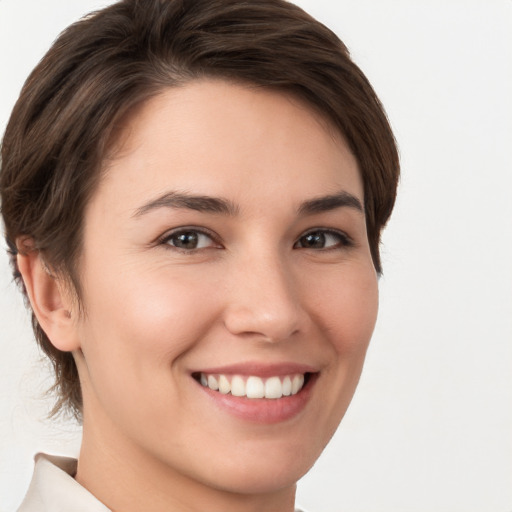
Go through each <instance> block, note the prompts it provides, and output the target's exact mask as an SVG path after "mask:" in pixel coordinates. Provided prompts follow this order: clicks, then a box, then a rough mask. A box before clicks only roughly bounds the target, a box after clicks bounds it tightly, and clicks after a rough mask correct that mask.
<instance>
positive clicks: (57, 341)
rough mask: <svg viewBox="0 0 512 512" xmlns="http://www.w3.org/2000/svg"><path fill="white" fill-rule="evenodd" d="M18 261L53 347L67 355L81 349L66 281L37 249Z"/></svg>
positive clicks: (23, 253)
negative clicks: (55, 273) (55, 272)
mask: <svg viewBox="0 0 512 512" xmlns="http://www.w3.org/2000/svg"><path fill="white" fill-rule="evenodd" d="M25 247H26V245H25ZM17 262H18V268H19V270H20V273H21V275H22V277H23V282H24V284H25V288H26V290H27V294H28V298H29V300H30V304H31V306H32V309H33V311H34V314H35V315H36V318H37V320H38V322H39V325H40V326H41V328H42V329H43V331H44V332H45V333H46V335H47V336H48V338H49V339H50V341H51V343H52V345H54V346H55V348H57V349H59V350H62V351H64V352H70V351H73V350H77V349H78V348H80V343H79V340H78V336H77V332H76V325H75V319H74V318H73V314H72V310H73V303H72V301H71V299H70V297H69V295H70V294H69V293H67V288H66V285H65V283H64V282H63V280H62V278H59V277H58V276H56V275H54V273H52V271H51V270H50V269H49V268H48V266H47V265H46V263H45V262H44V260H43V258H42V256H41V254H40V252H39V251H37V250H35V249H32V250H28V251H27V250H24V251H23V252H20V253H18V255H17Z"/></svg>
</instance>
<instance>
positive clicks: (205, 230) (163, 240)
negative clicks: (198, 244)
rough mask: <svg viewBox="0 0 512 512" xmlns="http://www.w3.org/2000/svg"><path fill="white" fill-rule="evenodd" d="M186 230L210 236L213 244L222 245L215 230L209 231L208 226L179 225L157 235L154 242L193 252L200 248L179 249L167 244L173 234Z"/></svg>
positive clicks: (185, 231)
mask: <svg viewBox="0 0 512 512" xmlns="http://www.w3.org/2000/svg"><path fill="white" fill-rule="evenodd" d="M187 232H195V233H199V234H201V235H205V236H207V237H208V238H210V239H211V240H212V242H213V243H214V244H215V245H217V246H221V245H222V242H221V239H220V237H219V236H218V235H217V234H216V233H215V232H213V231H211V230H210V229H208V228H205V227H199V226H179V227H176V228H172V229H170V230H168V231H166V232H165V233H164V234H163V235H161V236H159V237H158V238H157V239H156V242H155V243H156V245H167V246H168V247H171V248H173V249H176V250H178V251H184V252H193V251H198V250H201V248H200V249H181V248H179V247H174V246H172V245H170V244H168V241H169V240H170V239H171V238H172V237H173V236H176V235H179V234H180V233H187ZM203 249H204V248H203Z"/></svg>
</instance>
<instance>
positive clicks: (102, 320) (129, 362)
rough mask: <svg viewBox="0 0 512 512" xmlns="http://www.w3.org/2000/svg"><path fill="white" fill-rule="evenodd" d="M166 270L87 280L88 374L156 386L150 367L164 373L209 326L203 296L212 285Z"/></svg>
mask: <svg viewBox="0 0 512 512" xmlns="http://www.w3.org/2000/svg"><path fill="white" fill-rule="evenodd" d="M168 274H169V273H167V275H166V273H165V272H162V271H156V270H155V271H143V270H141V269H138V272H133V273H131V272H126V273H124V272H123V273H110V274H109V276H103V277H104V278H103V279H96V281H95V282H94V283H93V282H90V283H89V287H88V290H90V292H89V293H87V294H86V297H85V303H86V307H87V317H86V319H85V320H84V322H83V323H82V333H81V339H82V351H83V352H84V356H85V358H86V361H87V364H88V370H89V374H90V376H91V378H95V379H96V380H98V381H100V380H101V381H104V380H106V381H107V382H106V383H105V384H107V385H108V386H115V385H119V382H120V380H124V385H130V383H133V384H134V385H141V384H142V383H143V382H144V383H145V385H147V383H148V382H151V381H155V385H156V381H157V380H158V379H157V377H158V373H155V372H158V371H160V370H161V372H160V376H161V378H167V379H168V378H170V373H169V367H170V366H171V365H175V364H178V363H179V361H180V356H182V355H183V354H185V353H186V352H187V351H188V350H189V349H190V348H192V347H193V346H194V344H195V343H196V342H197V341H198V340H200V339H201V337H202V335H203V334H204V333H205V332H206V330H207V329H208V328H209V327H210V325H211V322H212V321H213V319H214V318H215V316H216V313H215V311H214V304H215V303H216V301H212V300H210V301H207V300H206V299H205V298H206V297H212V292H213V290H210V288H209V287H208V286H207V285H206V284H205V281H204V280H203V281H201V279H199V276H197V277H196V278H191V277H190V276H187V275H186V273H185V275H182V276H181V277H180V276H179V275H176V274H174V275H172V276H171V275H168ZM91 275H96V274H92V273H91ZM109 368H110V371H109ZM112 368H116V371H115V372H112V371H111V369H112ZM121 374H122V375H123V379H118V376H119V375H121Z"/></svg>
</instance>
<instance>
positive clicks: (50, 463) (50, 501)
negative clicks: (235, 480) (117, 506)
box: [18, 453, 301, 512]
mask: <svg viewBox="0 0 512 512" xmlns="http://www.w3.org/2000/svg"><path fill="white" fill-rule="evenodd" d="M35 461H36V464H35V468H34V475H33V477H32V482H31V483H30V487H29V488H28V491H27V495H26V496H25V499H24V500H23V503H22V504H21V505H20V508H19V509H18V512H70V511H73V512H111V511H110V509H108V508H107V507H106V506H105V505H103V503H101V502H100V501H99V500H97V499H96V498H95V497H94V496H93V495H92V494H91V493H90V492H89V491H88V490H87V489H85V488H84V487H82V486H81V485H80V484H79V483H78V482H77V481H76V480H75V479H74V478H73V475H74V474H75V473H76V464H77V461H76V459H70V458H69V457H57V456H56V455H46V454H44V453H38V454H37V455H36V457H35ZM295 512H301V511H300V510H299V509H296V510H295Z"/></svg>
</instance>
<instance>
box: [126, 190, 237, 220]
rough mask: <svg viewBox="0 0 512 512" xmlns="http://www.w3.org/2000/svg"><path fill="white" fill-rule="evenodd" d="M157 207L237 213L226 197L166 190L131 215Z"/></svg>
mask: <svg viewBox="0 0 512 512" xmlns="http://www.w3.org/2000/svg"><path fill="white" fill-rule="evenodd" d="M158 208H186V209H189V210H196V211H198V212H207V213H218V214H222V215H229V216H235V215H236V214H237V213H238V206H237V205H236V204H234V203H233V202H231V201H229V200H228V199H223V198H220V197H210V196H201V195H191V194H187V193H182V192H167V193H166V194H163V195H161V196H159V197H157V198H156V199H153V200H151V201H149V202H148V203H146V204H144V205H143V206H141V207H140V208H137V210H135V213H134V215H133V216H134V217H140V216H141V215H144V214H145V213H148V212H150V211H151V210H156V209H158Z"/></svg>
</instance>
